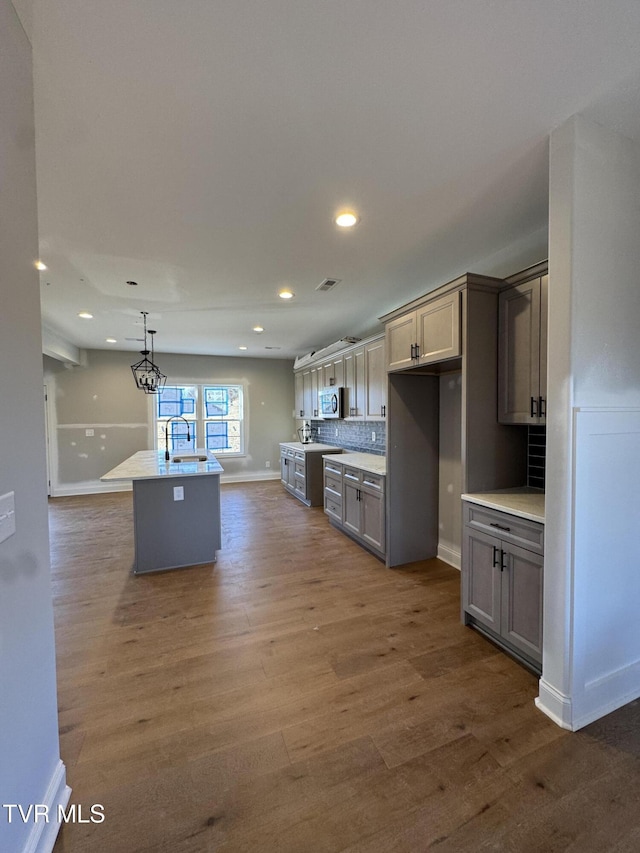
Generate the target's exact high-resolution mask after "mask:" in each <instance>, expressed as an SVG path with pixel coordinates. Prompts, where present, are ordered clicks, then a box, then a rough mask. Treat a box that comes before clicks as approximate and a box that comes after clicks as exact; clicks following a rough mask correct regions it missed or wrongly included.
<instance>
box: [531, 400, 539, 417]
mask: <svg viewBox="0 0 640 853" xmlns="http://www.w3.org/2000/svg"><path fill="white" fill-rule="evenodd" d="M537 407H538V401H537V400H536V398H535V397H532V398H531V417H532V418H537V417H538V412H537Z"/></svg>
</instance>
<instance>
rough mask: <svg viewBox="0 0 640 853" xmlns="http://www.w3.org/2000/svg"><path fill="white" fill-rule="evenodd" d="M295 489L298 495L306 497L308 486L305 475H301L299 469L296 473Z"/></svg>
mask: <svg viewBox="0 0 640 853" xmlns="http://www.w3.org/2000/svg"><path fill="white" fill-rule="evenodd" d="M294 490H295V492H296V494H297V495H299V496H300V497H302V498H306V496H307V486H306V481H305V477H304V476H300V474H298V472H297V471H296V474H295V482H294Z"/></svg>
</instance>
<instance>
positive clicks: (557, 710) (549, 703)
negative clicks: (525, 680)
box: [534, 678, 575, 731]
mask: <svg viewBox="0 0 640 853" xmlns="http://www.w3.org/2000/svg"><path fill="white" fill-rule="evenodd" d="M538 687H539V691H540V695H539V696H537V697H536V699H535V700H534V702H535V705H536V708H538V709H539V710H540V711H542V713H543V714H546V715H547V717H549V718H550V719H551V720H553V722H554V723H556V725H558V726H560V727H561V728H563V729H568V730H569V731H575V729H574V726H573V725H572V706H571V699H570V698H569V697H568V696H565V695H564V693H560V691H559V690H556V689H555V687H552V685H551V684H548V683H547V682H546V681H545V680H544V678H541V679H540V681H539V685H538Z"/></svg>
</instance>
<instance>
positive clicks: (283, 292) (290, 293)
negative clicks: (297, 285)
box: [278, 290, 294, 299]
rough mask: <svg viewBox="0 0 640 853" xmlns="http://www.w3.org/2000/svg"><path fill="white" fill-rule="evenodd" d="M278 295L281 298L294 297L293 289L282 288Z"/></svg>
mask: <svg viewBox="0 0 640 853" xmlns="http://www.w3.org/2000/svg"><path fill="white" fill-rule="evenodd" d="M278 296H279V297H280V299H293V296H294V294H293V291H291V290H281V291H280V293H279V294H278Z"/></svg>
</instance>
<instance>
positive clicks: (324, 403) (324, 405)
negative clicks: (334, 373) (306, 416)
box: [318, 385, 344, 418]
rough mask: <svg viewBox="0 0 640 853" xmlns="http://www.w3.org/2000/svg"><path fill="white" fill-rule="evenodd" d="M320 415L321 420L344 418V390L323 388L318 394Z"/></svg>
mask: <svg viewBox="0 0 640 853" xmlns="http://www.w3.org/2000/svg"><path fill="white" fill-rule="evenodd" d="M318 404H319V408H320V411H319V415H320V417H321V418H343V417H344V388H340V387H337V386H335V385H334V386H333V387H331V388H323V389H322V390H321V391H320V392H319V393H318Z"/></svg>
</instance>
